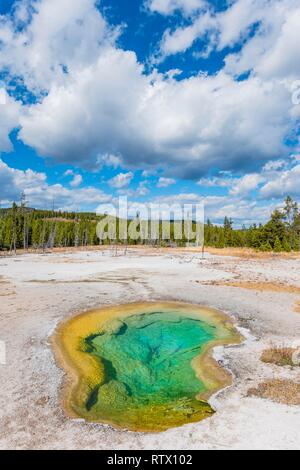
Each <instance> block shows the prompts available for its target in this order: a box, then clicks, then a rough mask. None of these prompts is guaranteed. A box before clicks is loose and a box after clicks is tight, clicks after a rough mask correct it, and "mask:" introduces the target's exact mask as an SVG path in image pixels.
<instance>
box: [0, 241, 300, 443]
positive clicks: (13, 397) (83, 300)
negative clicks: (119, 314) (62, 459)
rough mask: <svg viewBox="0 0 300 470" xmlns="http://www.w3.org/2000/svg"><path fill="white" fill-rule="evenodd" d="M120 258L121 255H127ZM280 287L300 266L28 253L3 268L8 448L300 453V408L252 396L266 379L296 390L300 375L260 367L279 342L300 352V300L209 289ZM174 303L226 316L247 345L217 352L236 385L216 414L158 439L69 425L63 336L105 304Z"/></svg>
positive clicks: (1, 328)
mask: <svg viewBox="0 0 300 470" xmlns="http://www.w3.org/2000/svg"><path fill="white" fill-rule="evenodd" d="M120 253H122V251H120ZM232 279H235V280H238V281H256V282H276V283H277V282H281V283H284V284H286V285H292V286H298V287H300V259H299V258H298V259H288V258H280V257H274V258H271V257H270V258H268V259H243V258H231V257H223V256H212V255H208V254H207V255H206V256H205V259H203V260H202V259H201V254H199V255H198V254H193V255H192V254H187V253H184V252H182V253H181V252H180V251H174V253H172V252H171V251H156V252H154V251H153V252H152V253H150V252H149V251H148V250H145V251H143V250H142V249H138V250H132V249H130V250H129V253H128V254H127V256H126V257H125V256H118V257H113V256H111V255H110V253H109V252H108V251H106V252H105V253H104V254H102V253H101V252H100V251H82V252H77V253H53V254H48V255H38V254H29V255H25V256H18V257H16V258H4V257H1V258H0V340H1V341H4V342H5V345H6V365H4V364H1V363H0V378H1V389H0V448H1V449H182V450H186V449H223V448H224V449H226V448H230V449H239V448H244V449H245V448H247V449H248V448H250V449H255V448H264V449H271V448H275V449H297V448H299V447H300V407H299V406H287V405H282V404H278V403H274V402H271V401H268V400H264V399H260V398H249V397H247V390H248V389H249V388H252V387H253V386H256V385H258V384H259V383H260V382H261V381H263V380H264V379H265V378H273V377H274V376H275V377H284V378H291V379H293V380H299V378H300V377H299V374H300V372H299V369H297V368H294V369H291V368H282V367H281V368H280V367H277V366H274V365H270V364H264V363H262V362H261V361H260V354H261V351H262V350H263V349H264V348H266V347H268V346H269V345H270V343H271V342H273V343H275V344H278V345H285V346H289V345H294V346H295V345H297V344H299V346H300V314H299V313H296V312H295V304H296V303H297V302H299V301H300V295H299V294H296V293H288V292H272V291H256V290H248V289H241V288H236V287H228V286H221V285H219V286H218V285H209V283H208V282H209V281H220V280H222V281H223V280H224V281H225V280H232ZM153 300H173V301H184V302H190V303H197V304H200V305H206V306H210V307H214V308H218V309H220V310H222V311H225V312H228V313H229V314H230V315H232V316H233V317H234V318H235V321H236V324H237V326H239V327H240V328H242V329H243V330H242V331H243V334H244V335H245V336H246V338H247V339H246V341H245V343H244V344H242V345H240V346H235V347H227V348H225V349H222V348H221V349H220V348H218V349H217V350H216V351H215V356H216V357H217V358H218V359H219V360H220V361H222V363H223V364H224V366H226V367H228V368H229V369H230V370H231V371H232V373H233V376H234V378H233V385H232V386H231V387H229V388H227V389H226V390H223V391H222V392H220V393H219V394H218V396H214V397H213V398H212V399H211V400H210V403H212V405H213V407H214V408H215V409H216V411H217V412H216V413H215V414H214V416H213V417H212V418H210V419H207V420H204V421H202V422H200V423H196V424H190V425H186V426H184V427H181V428H176V429H171V430H169V431H166V432H164V433H160V434H141V433H132V432H128V431H125V430H124V431H119V430H118V431H117V430H114V429H112V428H111V427H108V426H103V425H100V424H90V423H85V422H84V421H82V420H72V419H69V418H68V417H67V416H66V415H65V414H64V411H63V410H62V408H61V403H60V398H61V396H60V387H61V384H62V381H63V375H64V373H63V371H62V370H60V369H59V367H58V366H57V365H56V363H55V360H54V355H53V352H52V350H51V346H50V344H49V339H50V337H51V335H52V333H53V332H54V330H55V328H56V326H57V325H58V323H59V322H60V321H62V320H63V319H65V318H67V317H70V316H72V315H75V314H76V313H79V312H82V311H84V310H88V309H90V308H94V307H101V306H103V305H110V304H118V303H129V302H135V301H153Z"/></svg>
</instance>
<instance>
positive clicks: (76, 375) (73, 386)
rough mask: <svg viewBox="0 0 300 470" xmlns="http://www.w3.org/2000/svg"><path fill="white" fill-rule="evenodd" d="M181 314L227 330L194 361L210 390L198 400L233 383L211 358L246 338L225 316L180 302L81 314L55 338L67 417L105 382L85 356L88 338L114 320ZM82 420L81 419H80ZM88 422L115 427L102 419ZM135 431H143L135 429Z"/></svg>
mask: <svg viewBox="0 0 300 470" xmlns="http://www.w3.org/2000/svg"><path fill="white" fill-rule="evenodd" d="M154 308H155V309H158V310H159V309H164V310H165V309H170V311H177V313H178V312H179V311H180V313H181V314H183V315H188V314H193V315H195V316H197V318H199V320H202V321H206V322H207V323H210V324H212V325H214V326H216V328H218V327H219V328H222V329H224V330H225V329H226V330H227V331H228V338H224V339H223V340H222V339H217V340H215V341H211V342H210V343H209V344H208V345H207V346H206V347H205V349H204V350H203V351H202V352H201V354H200V355H199V356H197V357H196V358H194V360H193V361H192V367H193V368H194V370H195V372H196V375H197V377H198V378H199V379H200V380H201V381H202V383H203V384H204V385H205V388H207V389H208V390H207V391H206V392H205V393H203V394H199V395H198V396H197V399H198V400H202V401H207V400H208V399H209V397H210V396H211V395H213V394H214V393H216V392H217V391H218V390H220V389H222V388H225V387H227V386H228V385H230V384H231V383H232V376H231V374H230V373H229V372H228V371H227V370H226V369H224V368H222V367H221V366H220V365H219V364H218V363H217V361H215V360H214V359H213V357H212V350H213V348H214V347H215V346H217V345H229V344H239V343H241V342H242V340H243V337H242V336H241V335H240V334H239V333H238V332H237V330H236V329H235V328H234V324H233V321H232V319H231V318H230V317H229V316H227V315H225V314H224V313H222V312H220V311H218V310H215V309H210V308H206V307H201V306H198V305H193V304H185V303H179V302H176V303H174V302H146V303H133V304H125V305H116V306H112V307H104V308H101V309H96V310H92V311H89V312H85V313H81V314H80V315H77V316H75V317H72V318H71V319H68V320H67V321H65V322H64V323H62V324H61V325H60V326H59V327H58V329H57V331H56V332H55V334H54V335H53V337H52V345H53V349H54V351H55V356H56V359H57V362H58V364H59V365H60V366H61V367H62V368H63V369H64V370H65V371H66V380H65V381H64V384H63V386H62V391H61V392H62V405H63V408H64V410H65V411H66V413H67V415H68V416H70V417H73V418H74V417H76V418H78V417H79V415H78V414H77V413H76V412H75V411H74V409H76V408H77V409H78V408H80V407H82V406H83V403H86V400H87V398H88V397H89V395H90V393H91V391H92V390H93V389H94V388H95V387H96V386H97V385H99V384H100V385H101V384H102V383H103V380H104V378H105V377H104V372H105V371H104V367H103V366H102V365H101V363H100V362H99V361H98V360H97V359H96V358H94V357H93V356H91V355H89V354H86V353H85V352H84V351H83V350H82V348H81V346H82V344H83V341H84V339H85V338H86V337H88V336H89V335H91V334H96V333H101V331H104V330H105V324H106V323H107V322H108V321H111V320H113V319H115V320H122V318H125V317H127V316H131V315H135V314H141V313H143V314H145V313H146V314H147V313H150V312H153V309H154ZM81 417H82V416H81ZM88 420H89V421H93V422H100V423H105V424H112V425H113V426H114V427H117V428H118V426H116V424H115V423H114V422H110V421H109V420H103V419H93V418H92V419H90V418H88ZM134 431H144V429H139V428H138V427H136V428H135V429H134Z"/></svg>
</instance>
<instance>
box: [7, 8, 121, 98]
mask: <svg viewBox="0 0 300 470" xmlns="http://www.w3.org/2000/svg"><path fill="white" fill-rule="evenodd" d="M117 34H118V32H117V30H115V29H112V28H110V27H109V26H108V24H107V23H106V21H105V20H104V18H103V17H102V15H101V14H100V12H99V10H98V9H97V8H96V6H95V1H94V0H51V1H49V0H27V1H25V2H24V1H23V2H18V3H17V7H16V9H15V14H14V15H13V16H11V15H7V16H1V17H0V43H1V46H0V50H1V54H0V68H2V69H5V70H8V71H9V72H10V74H11V75H12V76H16V77H22V80H23V81H24V84H25V86H26V87H27V88H28V89H30V90H32V91H33V92H35V93H37V94H40V93H41V92H42V91H44V90H48V89H49V86H51V85H52V84H54V83H55V84H58V83H60V84H63V83H64V81H65V79H66V77H67V76H68V73H72V71H73V70H78V68H82V67H88V66H89V65H90V64H92V63H93V62H94V58H95V57H96V56H97V55H98V54H99V51H100V50H101V48H102V47H106V45H107V44H111V43H114V41H115V39H116V37H117Z"/></svg>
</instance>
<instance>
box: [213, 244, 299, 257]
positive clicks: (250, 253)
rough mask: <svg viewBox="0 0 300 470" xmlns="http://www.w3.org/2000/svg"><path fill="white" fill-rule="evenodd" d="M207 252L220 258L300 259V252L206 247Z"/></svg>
mask: <svg viewBox="0 0 300 470" xmlns="http://www.w3.org/2000/svg"><path fill="white" fill-rule="evenodd" d="M205 251H207V252H208V253H210V254H212V255H219V256H233V257H237V258H246V259H267V260H268V259H274V258H275V259H278V258H279V259H299V258H300V252H298V251H297V252H291V253H287V252H281V253H274V252H264V251H257V250H254V249H252V248H238V247H237V248H215V247H206V248H205Z"/></svg>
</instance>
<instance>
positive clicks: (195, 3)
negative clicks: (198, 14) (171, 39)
mask: <svg viewBox="0 0 300 470" xmlns="http://www.w3.org/2000/svg"><path fill="white" fill-rule="evenodd" d="M205 4H206V1H205V0H148V1H146V5H147V7H148V8H149V10H150V11H152V12H156V13H160V14H162V15H171V14H172V13H174V12H175V11H176V10H180V11H181V12H182V13H183V14H184V15H185V16H190V15H191V14H193V13H194V12H195V11H198V10H199V9H201V8H203V7H204V6H205Z"/></svg>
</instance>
